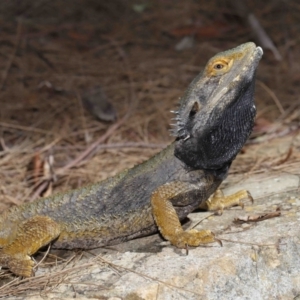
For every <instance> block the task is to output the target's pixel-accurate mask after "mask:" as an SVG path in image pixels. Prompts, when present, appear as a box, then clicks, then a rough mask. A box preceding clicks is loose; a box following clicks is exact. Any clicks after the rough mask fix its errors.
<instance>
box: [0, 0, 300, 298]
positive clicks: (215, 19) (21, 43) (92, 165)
mask: <svg viewBox="0 0 300 300" xmlns="http://www.w3.org/2000/svg"><path fill="white" fill-rule="evenodd" d="M248 9H249V11H251V12H252V13H253V14H254V15H255V16H256V18H257V19H258V20H259V21H260V23H261V25H262V26H263V27H264V29H265V31H266V33H267V34H268V35H269V37H270V38H271V40H272V41H273V43H274V45H275V46H276V47H277V49H278V51H279V53H280V55H281V59H280V60H279V59H278V58H277V59H276V57H275V56H274V53H273V52H272V51H270V50H268V49H265V54H264V57H263V60H262V61H261V63H260V66H259V70H258V73H257V84H256V103H257V107H258V114H257V120H256V125H255V128H254V131H253V134H252V137H251V139H250V140H249V142H248V143H247V145H246V146H245V147H244V149H243V151H242V153H241V155H239V157H238V158H237V160H236V161H235V162H234V164H233V166H232V168H231V170H230V174H231V175H232V176H236V178H239V177H241V176H245V174H246V175H247V176H251V174H253V173H268V172H273V171H278V170H281V171H284V172H289V173H292V174H299V166H300V155H299V148H298V147H299V145H295V144H293V137H294V138H296V137H297V136H298V135H299V118H300V110H299V108H300V97H299V84H300V39H299V33H298V32H299V30H300V28H299V27H300V4H299V3H298V1H296V0H294V1H292V0H290V1H276V0H269V1H264V2H263V3H261V1H258V0H255V1H248ZM0 28H1V31H0V45H1V47H0V70H1V73H0V211H3V210H5V209H6V208H8V207H10V206H12V205H20V204H22V203H24V202H28V201H32V200H34V199H36V198H38V197H39V196H41V195H48V194H50V193H54V192H59V191H66V190H68V189H71V188H77V187H80V186H83V185H84V184H86V183H90V182H97V181H99V180H102V179H104V178H107V177H109V176H112V175H115V174H117V173H118V172H119V171H121V170H123V169H125V168H129V167H132V166H133V165H136V164H138V163H140V162H142V161H144V160H146V159H148V158H149V157H151V156H152V155H153V154H155V153H156V152H158V151H160V150H161V149H162V148H163V147H164V146H165V145H167V144H168V143H170V142H171V141H172V136H170V132H169V129H170V123H171V121H170V120H171V118H172V114H171V113H170V110H172V109H174V108H176V106H177V103H178V99H179V97H180V96H181V95H182V94H183V92H184V90H185V88H186V87H187V86H188V84H189V83H190V82H191V80H192V79H193V78H194V77H195V76H196V74H197V73H198V72H199V71H200V70H201V68H202V67H203V65H204V64H205V63H206V61H207V60H208V59H209V58H210V57H211V56H213V55H214V54H215V53H217V52H220V51H223V50H226V49H229V48H232V47H235V46H237V45H239V44H241V43H244V42H247V41H254V42H257V40H256V37H255V33H254V32H253V31H252V30H251V28H250V27H249V26H247V24H246V23H245V21H244V20H243V18H241V17H240V16H239V15H238V13H237V12H236V11H235V9H234V7H232V6H231V5H229V1H228V2H227V1H217V0H215V1H192V0H187V1H172V0H150V1H121V0H115V1H96V0H86V1H83V0H65V1H59V0H52V1H49V0H44V1H32V0H22V1H17V0H15V1H1V2H0ZM185 38H188V39H186V40H188V43H187V44H185V45H184V46H182V44H183V39H185ZM179 48H180V49H179ZM99 86H101V88H102V90H103V91H104V92H105V94H106V98H107V99H106V101H108V102H109V103H108V105H109V107H110V108H111V107H112V106H113V107H114V109H115V112H116V116H117V118H116V119H115V120H113V121H111V122H103V121H100V120H99V119H97V118H95V116H93V115H92V114H91V112H90V111H89V110H87V109H86V108H85V106H84V104H83V102H82V100H84V95H85V94H86V93H89V91H90V90H91V89H94V88H95V87H96V88H98V87H99ZM287 137H292V138H291V139H288V141H289V143H290V144H289V147H287V150H285V152H278V151H273V153H272V152H270V151H268V152H267V153H268V155H266V156H264V155H261V153H262V152H264V149H265V148H268V149H269V146H270V145H275V146H274V149H277V148H276V146H278V147H280V145H281V144H282V143H286V141H287ZM285 149H286V147H285ZM257 153H260V155H256V154H257ZM0 276H1V277H2V278H4V281H3V282H6V283H7V282H8V281H7V280H13V277H12V276H11V275H10V274H9V273H8V272H7V271H6V270H3V271H1V273H0ZM14 280H15V279H14ZM19 284H20V282H18V283H17V284H16V286H11V292H10V293H8V294H10V295H14V292H13V290H14V291H17V287H18V286H19ZM8 294H3V295H8ZM0 297H1V288H0Z"/></svg>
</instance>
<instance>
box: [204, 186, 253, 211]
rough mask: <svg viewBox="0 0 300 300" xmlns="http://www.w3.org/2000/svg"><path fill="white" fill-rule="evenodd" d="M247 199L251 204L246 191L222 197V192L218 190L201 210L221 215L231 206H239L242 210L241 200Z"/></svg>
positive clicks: (250, 197) (250, 198)
mask: <svg viewBox="0 0 300 300" xmlns="http://www.w3.org/2000/svg"><path fill="white" fill-rule="evenodd" d="M245 199H248V200H250V201H251V202H252V203H253V198H252V196H251V194H250V193H249V192H248V191H247V190H240V191H238V192H236V193H234V194H232V195H229V196H224V194H223V192H222V191H221V190H220V189H218V190H216V192H215V193H214V194H212V195H211V196H210V197H209V198H208V200H206V202H205V203H204V205H203V206H201V208H205V209H207V210H209V211H216V212H217V214H219V215H221V214H222V213H223V210H224V209H226V208H230V207H232V206H240V207H242V208H244V203H243V202H242V200H245Z"/></svg>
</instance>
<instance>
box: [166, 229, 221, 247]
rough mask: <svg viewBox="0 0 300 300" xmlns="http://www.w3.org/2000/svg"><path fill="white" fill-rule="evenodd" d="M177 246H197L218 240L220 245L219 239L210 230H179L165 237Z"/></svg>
mask: <svg viewBox="0 0 300 300" xmlns="http://www.w3.org/2000/svg"><path fill="white" fill-rule="evenodd" d="M167 239H168V240H170V242H171V243H172V244H173V245H174V246H176V247H177V248H187V247H188V246H192V247H197V246H199V245H201V244H208V243H213V242H218V243H219V244H220V245H221V246H222V243H221V241H220V240H218V239H216V238H215V235H214V234H213V233H212V232H211V231H210V230H200V231H198V230H196V229H191V230H189V231H181V232H179V233H176V234H175V235H173V236H170V237H168V238H167Z"/></svg>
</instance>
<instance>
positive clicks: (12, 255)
mask: <svg viewBox="0 0 300 300" xmlns="http://www.w3.org/2000/svg"><path fill="white" fill-rule="evenodd" d="M262 53H263V52H262V49H261V48H260V47H256V45H255V44H254V43H251V42H250V43H246V44H243V45H240V46H238V47H237V48H234V49H231V50H228V51H225V52H221V53H219V54H217V55H215V56H214V57H212V58H211V59H210V60H209V61H208V63H207V65H206V66H205V68H204V70H203V71H202V72H201V73H200V74H199V75H198V76H197V77H196V78H195V79H194V81H193V82H192V83H191V85H190V86H189V87H188V89H187V91H186V92H185V94H184V96H183V97H182V98H181V101H180V106H179V110H178V111H175V114H176V117H175V119H176V127H175V129H174V134H175V136H176V140H175V141H174V142H173V143H172V144H171V145H170V146H168V147H167V148H166V149H164V150H162V151H161V152H160V153H158V154H157V155H155V156H154V157H152V158H150V159H149V160H148V161H146V162H144V163H142V164H140V165H137V166H135V167H134V168H132V169H129V170H125V171H123V172H121V173H120V174H118V175H116V176H114V177H112V178H108V179H106V180H104V181H102V182H99V183H96V184H93V185H89V186H86V187H83V188H80V189H77V190H72V191H69V192H66V193H62V194H57V195H54V196H51V197H47V198H42V199H38V200H37V201H35V202H32V203H27V204H24V205H21V206H15V207H12V208H10V209H9V210H7V211H5V212H4V213H3V214H2V215H0V247H1V249H0V265H1V266H2V267H7V268H9V269H10V271H11V272H13V273H15V274H16V275H19V276H24V277H29V276H32V275H33V265H34V262H33V260H32V259H31V255H33V254H34V253H35V252H36V251H37V250H38V249H39V248H41V247H42V246H44V245H47V244H49V243H50V242H51V243H52V247H54V248H64V249H74V248H81V249H91V248H96V247H101V246H105V245H112V244H116V243H121V242H123V241H127V240H129V239H133V238H136V237H141V236H145V235H148V234H150V233H154V232H157V230H159V231H160V232H161V234H162V236H163V237H164V238H165V239H167V240H169V241H170V242H171V243H172V244H173V245H174V246H176V247H179V248H185V247H187V246H198V245H199V244H202V243H211V242H215V241H218V240H217V239H216V238H215V236H214V234H213V233H212V232H211V231H209V230H202V231H196V230H190V231H184V230H183V229H182V227H181V224H180V220H182V219H183V218H185V217H186V216H187V215H188V214H189V213H190V212H192V211H193V210H195V209H196V208H198V207H199V206H200V205H203V204H205V205H206V206H207V208H208V209H211V210H222V209H223V208H225V207H230V206H233V205H242V204H241V200H242V199H244V198H250V195H249V193H248V192H247V191H245V190H243V191H240V192H238V193H236V194H234V195H231V196H227V197H224V196H223V195H222V194H221V193H220V190H219V189H218V187H219V185H220V183H221V182H222V181H223V180H224V178H225V177H226V175H227V172H228V169H229V167H230V165H231V163H232V161H233V159H234V158H235V157H236V155H237V154H238V152H239V151H240V149H241V148H242V146H243V145H244V143H245V142H246V140H247V138H248V137H249V134H250V133H251V130H252V127H253V124H254V118H255V114H256V109H255V105H254V84H255V71H256V68H257V66H258V63H259V60H260V59H261V56H262Z"/></svg>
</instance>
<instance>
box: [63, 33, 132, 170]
mask: <svg viewBox="0 0 300 300" xmlns="http://www.w3.org/2000/svg"><path fill="white" fill-rule="evenodd" d="M103 38H105V39H107V40H109V41H110V42H111V44H112V45H114V46H115V47H116V48H117V51H118V53H119V55H120V56H121V58H122V59H123V61H124V64H125V66H126V68H127V73H128V78H129V90H130V100H131V101H130V104H129V106H128V109H127V112H126V114H125V115H124V116H123V117H122V119H120V120H119V121H118V122H117V123H115V124H114V125H112V126H111V127H110V128H108V130H107V131H106V133H105V134H104V135H102V136H101V137H100V138H99V139H98V140H97V141H96V142H94V143H93V144H91V145H90V146H89V147H88V148H87V149H86V150H84V151H83V152H82V153H81V154H79V155H78V156H77V157H76V158H75V159H74V160H73V161H71V162H70V163H68V164H67V165H65V166H64V167H62V168H60V169H59V170H57V174H63V173H64V172H65V171H66V170H68V169H70V168H72V167H74V166H76V165H77V164H78V163H79V162H80V161H81V160H83V159H85V158H86V157H87V156H89V155H90V154H91V153H92V152H93V151H94V150H95V149H96V148H97V146H98V145H99V144H101V143H103V142H104V141H105V140H106V139H107V138H108V137H109V136H110V135H111V134H112V133H113V132H114V131H115V130H116V129H117V128H119V127H120V126H121V125H122V124H123V123H125V121H126V120H127V119H128V117H129V116H130V114H131V113H132V111H133V110H134V108H135V106H136V104H137V98H136V95H135V92H134V89H133V80H132V75H131V74H132V72H131V68H130V64H129V61H128V59H127V56H126V54H125V52H124V51H123V50H122V49H121V48H120V46H119V45H118V43H117V42H116V41H115V40H113V39H111V38H109V37H103Z"/></svg>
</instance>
